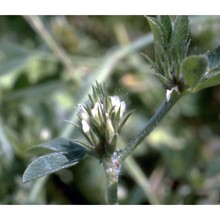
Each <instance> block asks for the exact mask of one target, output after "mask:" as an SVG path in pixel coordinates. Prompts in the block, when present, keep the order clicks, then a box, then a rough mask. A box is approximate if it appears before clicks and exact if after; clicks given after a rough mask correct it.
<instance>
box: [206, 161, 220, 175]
mask: <svg viewBox="0 0 220 220" xmlns="http://www.w3.org/2000/svg"><path fill="white" fill-rule="evenodd" d="M205 174H206V176H207V177H212V176H215V175H217V174H220V157H216V158H214V159H213V160H210V162H209V164H208V166H207V168H206V171H205Z"/></svg>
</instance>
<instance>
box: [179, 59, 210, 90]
mask: <svg viewBox="0 0 220 220" xmlns="http://www.w3.org/2000/svg"><path fill="white" fill-rule="evenodd" d="M207 66H208V59H207V57H206V56H204V55H198V56H197V55H192V56H188V57H187V58H185V59H184V61H183V64H182V75H183V79H184V80H185V82H186V83H187V84H188V85H189V86H190V88H191V89H194V87H196V85H197V84H198V82H199V81H200V80H201V78H202V77H203V75H204V74H205V72H206V69H207Z"/></svg>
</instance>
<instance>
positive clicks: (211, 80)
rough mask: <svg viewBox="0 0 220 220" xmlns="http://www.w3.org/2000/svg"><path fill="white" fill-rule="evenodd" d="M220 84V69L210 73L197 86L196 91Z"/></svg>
mask: <svg viewBox="0 0 220 220" xmlns="http://www.w3.org/2000/svg"><path fill="white" fill-rule="evenodd" d="M217 85H220V71H216V72H215V73H213V74H208V75H207V76H206V77H205V79H204V80H202V81H201V82H200V83H199V84H198V85H197V86H196V87H195V89H194V90H195V92H197V91H199V90H201V89H205V88H208V87H212V86H217Z"/></svg>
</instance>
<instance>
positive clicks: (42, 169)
mask: <svg viewBox="0 0 220 220" xmlns="http://www.w3.org/2000/svg"><path fill="white" fill-rule="evenodd" d="M35 148H37V147H35ZM40 148H46V149H49V150H51V151H56V152H55V153H51V154H48V155H44V156H41V157H39V158H37V159H35V160H34V161H33V162H32V163H31V164H30V165H29V166H28V167H27V169H26V170H25V172H24V175H23V182H28V181H31V180H33V179H36V178H39V177H42V176H44V175H47V174H50V173H53V172H56V171H58V170H61V169H64V168H67V167H71V166H74V165H75V164H77V163H78V162H79V161H81V160H82V159H83V158H84V156H85V155H86V150H85V148H83V147H82V146H80V145H78V144H76V143H75V142H73V141H72V140H70V139H66V138H56V139H54V140H51V141H49V142H46V143H43V144H42V145H41V146H39V149H40Z"/></svg>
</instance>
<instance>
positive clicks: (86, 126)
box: [81, 120, 89, 133]
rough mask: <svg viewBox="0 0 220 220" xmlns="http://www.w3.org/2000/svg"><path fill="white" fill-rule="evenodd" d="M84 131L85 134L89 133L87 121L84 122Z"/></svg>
mask: <svg viewBox="0 0 220 220" xmlns="http://www.w3.org/2000/svg"><path fill="white" fill-rule="evenodd" d="M81 123H82V129H83V132H84V133H88V132H89V125H88V123H87V122H86V120H82V122H81Z"/></svg>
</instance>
